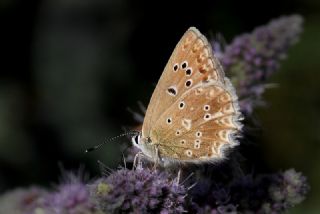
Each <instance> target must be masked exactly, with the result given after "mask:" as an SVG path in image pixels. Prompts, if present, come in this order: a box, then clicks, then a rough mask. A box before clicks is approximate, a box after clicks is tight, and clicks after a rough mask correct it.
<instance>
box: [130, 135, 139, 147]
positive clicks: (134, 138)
mask: <svg viewBox="0 0 320 214" xmlns="http://www.w3.org/2000/svg"><path fill="white" fill-rule="evenodd" d="M132 142H133V143H134V144H136V145H139V143H140V135H135V136H133V137H132Z"/></svg>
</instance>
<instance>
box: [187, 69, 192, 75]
mask: <svg viewBox="0 0 320 214" xmlns="http://www.w3.org/2000/svg"><path fill="white" fill-rule="evenodd" d="M191 74H192V69H191V68H188V69H187V70H186V75H187V76H191Z"/></svg>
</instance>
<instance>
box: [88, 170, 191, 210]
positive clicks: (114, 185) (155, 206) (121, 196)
mask: <svg viewBox="0 0 320 214" xmlns="http://www.w3.org/2000/svg"><path fill="white" fill-rule="evenodd" d="M90 189H91V194H92V197H93V198H94V200H95V201H96V203H97V206H98V207H99V208H100V209H101V210H103V211H104V212H106V213H184V212H185V211H186V200H185V197H186V196H187V190H186V188H185V187H184V186H182V185H180V184H179V183H178V182H177V181H176V179H170V178H169V176H168V174H167V173H165V172H159V171H152V170H149V169H137V170H128V169H120V170H118V171H115V172H114V173H112V174H111V175H109V176H108V177H106V178H101V179H99V180H97V181H96V182H95V183H93V184H92V185H91V187H90Z"/></svg>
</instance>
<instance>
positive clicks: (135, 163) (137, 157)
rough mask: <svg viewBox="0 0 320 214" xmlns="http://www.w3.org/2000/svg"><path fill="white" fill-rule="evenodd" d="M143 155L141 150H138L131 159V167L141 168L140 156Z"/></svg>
mask: <svg viewBox="0 0 320 214" xmlns="http://www.w3.org/2000/svg"><path fill="white" fill-rule="evenodd" d="M142 156H144V154H143V152H141V151H140V152H138V153H137V154H136V155H135V156H134V159H133V168H135V169H141V168H142V162H141V157H142Z"/></svg>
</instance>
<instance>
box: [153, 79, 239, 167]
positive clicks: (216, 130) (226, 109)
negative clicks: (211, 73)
mask: <svg viewBox="0 0 320 214" xmlns="http://www.w3.org/2000/svg"><path fill="white" fill-rule="evenodd" d="M226 82H228V80H226ZM181 104H183V105H181ZM173 114H174V117H173V116H172V115H173ZM239 116H240V113H239V109H238V105H237V100H236V97H235V95H234V94H233V91H232V88H228V87H227V86H225V85H222V84H219V83H217V82H214V81H212V82H209V83H205V84H203V85H201V84H200V85H198V86H196V87H194V88H192V89H190V90H189V91H188V92H187V93H186V94H184V95H183V96H182V97H180V99H179V100H177V102H175V103H174V104H173V105H172V106H171V107H170V108H169V109H168V110H167V111H166V113H164V114H163V116H162V117H161V121H159V122H158V123H157V124H155V125H154V126H155V127H156V129H155V130H157V131H156V133H157V134H156V136H157V137H158V139H157V141H158V142H159V150H160V151H161V153H162V154H160V155H162V156H163V157H166V158H169V159H178V160H181V161H192V162H197V161H211V160H212V161H214V160H216V159H222V158H223V156H224V149H225V148H230V147H233V146H235V145H237V141H236V140H235V136H234V135H235V134H236V133H237V132H238V131H239V130H240V129H241V125H240V123H239V121H238V120H239ZM167 118H170V119H171V122H170V123H168V121H167ZM168 148H169V149H168Z"/></svg>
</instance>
